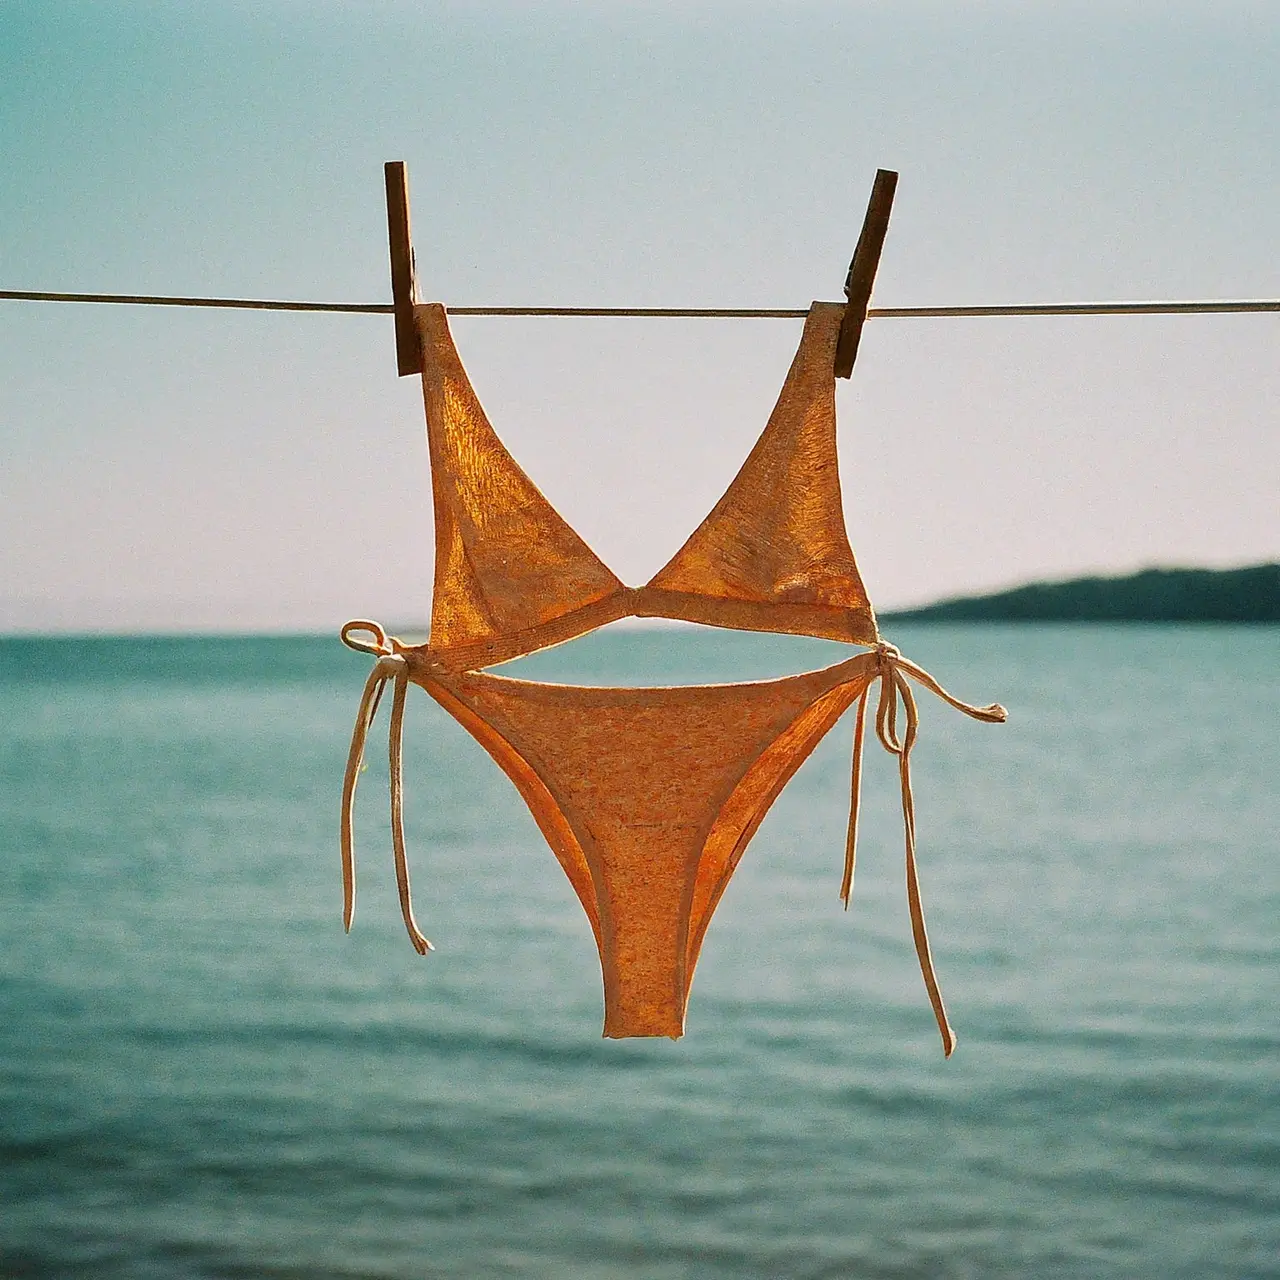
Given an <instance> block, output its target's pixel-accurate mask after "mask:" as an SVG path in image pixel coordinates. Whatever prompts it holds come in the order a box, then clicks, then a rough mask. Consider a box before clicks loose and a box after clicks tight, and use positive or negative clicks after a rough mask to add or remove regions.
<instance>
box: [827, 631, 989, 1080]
mask: <svg viewBox="0 0 1280 1280" xmlns="http://www.w3.org/2000/svg"><path fill="white" fill-rule="evenodd" d="M874 656H875V674H874V675H873V676H872V677H871V679H870V680H869V681H868V682H867V687H866V688H865V689H864V690H863V691H862V695H861V697H859V699H858V719H857V723H856V724H855V726H854V730H853V777H852V780H851V783H850V799H849V835H848V839H847V841H846V843H845V856H844V880H843V881H842V882H841V885H840V898H841V900H842V901H843V902H844V905H845V910H846V911H847V910H848V909H849V896H850V894H851V893H852V892H853V867H854V861H855V858H856V854H857V845H858V805H859V801H860V799H861V795H862V740H863V735H864V733H865V731H866V723H867V699H868V698H869V697H870V695H871V686H872V685H873V684H875V682H876V681H877V680H878V681H879V682H880V695H879V700H878V702H877V704H876V737H878V738H879V739H880V744H881V746H883V747H884V749H885V750H886V751H888V752H890V753H891V754H892V755H895V756H897V757H898V777H899V779H900V781H901V784H902V820H903V827H904V829H905V832H906V847H907V905H908V907H909V908H910V911H911V933H912V936H913V937H914V939H915V944H916V955H917V956H918V957H919V960H920V972H921V973H922V974H923V975H924V985H925V989H926V990H927V991H928V992H929V1003H930V1004H932V1005H933V1016H934V1017H935V1018H936V1019H937V1020H938V1030H939V1031H940V1032H941V1033H942V1050H943V1053H944V1054H945V1055H946V1056H947V1057H948V1058H949V1057H950V1056H951V1054H952V1051H953V1050H954V1049H955V1047H956V1036H955V1032H954V1031H953V1030H952V1029H951V1023H950V1022H948V1021H947V1010H946V1006H945V1005H944V1004H943V1003H942V992H941V991H940V990H939V988H938V979H937V977H936V976H935V974H934V971H933V960H932V958H931V956H930V954H929V935H928V933H927V932H926V931H925V927H924V910H923V908H922V907H921V905H920V880H919V874H918V872H917V870H916V807H915V801H914V799H913V797H912V794H911V748H912V747H913V746H914V745H915V741H916V733H917V730H918V728H919V724H920V712H919V708H918V707H917V706H916V699H915V695H914V694H913V693H912V691H911V685H910V684H909V683H908V680H907V677H908V676H910V677H911V678H912V679H913V680H915V681H916V682H917V683H919V684H922V685H924V687H925V688H926V689H928V690H929V691H930V692H932V693H935V694H937V696H938V697H939V698H941V699H942V700H943V701H944V702H947V703H949V704H950V705H951V706H953V707H955V709H956V710H957V711H963V712H964V714H965V715H967V716H972V717H973V718H974V719H975V720H985V721H986V722H987V723H989V724H1001V723H1003V722H1004V721H1005V720H1007V719H1008V717H1009V713H1008V712H1007V711H1006V710H1005V709H1004V708H1003V707H1002V706H1000V705H999V703H994V702H993V703H992V704H991V705H990V706H986V707H973V706H970V705H969V704H968V703H967V702H961V701H960V699H959V698H956V697H953V696H952V695H951V694H949V693H948V692H947V691H946V690H945V689H944V688H943V687H942V686H941V685H940V684H939V683H938V682H937V681H936V680H935V679H934V678H933V677H932V676H931V675H930V674H929V673H928V672H927V671H925V670H924V669H923V668H922V667H918V666H916V664H915V663H914V662H911V661H909V660H908V659H906V658H904V657H903V656H902V654H901V653H899V652H898V650H897V648H896V647H895V646H893V645H891V644H883V643H881V644H877V645H876V647H875V650H874ZM899 702H901V704H902V710H903V714H904V718H905V722H906V723H905V728H904V730H903V732H902V733H899V732H898V704H899Z"/></svg>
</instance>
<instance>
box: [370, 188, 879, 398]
mask: <svg viewBox="0 0 1280 1280" xmlns="http://www.w3.org/2000/svg"><path fill="white" fill-rule="evenodd" d="M388 181H390V179H388ZM897 186H898V175H897V174H896V173H894V171H893V170H892V169H877V170H876V180H875V184H874V185H873V186H872V188H871V199H870V200H869V201H868V202H867V216H866V217H865V218H864V219H863V221H862V234H861V235H859V236H858V247H857V248H856V249H854V251H853V261H852V262H851V263H850V264H849V275H848V278H847V279H846V280H845V282H844V296H845V297H846V298H848V299H849V303H848V306H846V307H845V312H844V320H843V321H841V323H840V337H839V339H838V340H837V342H836V377H837V378H847V377H849V375H850V374H852V373H853V362H854V360H855V359H856V358H857V355H858V341H859V339H860V338H861V337H862V326H863V324H864V323H866V319H867V307H868V306H869V305H870V302H871V286H872V284H874V283H875V278H876V268H877V267H878V266H879V265H880V251H881V249H883V248H884V236H885V232H886V231H888V229H889V211H890V210H891V209H892V208H893V193H894V191H895V190H896V188H897Z"/></svg>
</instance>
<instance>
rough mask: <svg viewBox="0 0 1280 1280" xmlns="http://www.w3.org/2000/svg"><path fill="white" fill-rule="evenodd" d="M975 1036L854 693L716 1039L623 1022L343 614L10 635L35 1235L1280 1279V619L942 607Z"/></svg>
mask: <svg viewBox="0 0 1280 1280" xmlns="http://www.w3.org/2000/svg"><path fill="white" fill-rule="evenodd" d="M890 638H891V639H892V640H894V642H895V643H896V644H898V646H899V647H900V648H901V649H902V651H903V652H904V654H906V655H907V656H908V657H910V658H912V659H913V660H914V661H916V662H918V663H920V664H921V665H923V666H924V667H926V668H927V669H928V670H930V671H931V672H932V673H933V674H934V675H935V676H936V677H937V679H938V680H939V681H941V682H942V683H943V684H944V685H945V686H947V688H949V689H950V690H951V691H952V692H953V693H955V694H956V695H957V696H958V697H961V698H963V699H965V700H967V701H971V702H978V703H986V702H989V701H999V702H1002V703H1003V704H1005V705H1006V706H1007V707H1008V709H1009V720H1008V723H1007V724H1004V725H989V724H982V723H978V722H975V721H973V720H970V719H968V718H966V717H964V716H962V715H959V714H957V713H956V712H955V711H953V710H952V709H951V708H949V707H947V706H946V705H944V704H943V703H942V702H940V701H939V700H937V699H936V698H934V697H933V695H932V694H930V693H928V692H925V691H923V690H922V691H920V692H919V695H918V696H919V700H920V715H921V724H920V737H919V742H918V744H917V746H916V749H915V752H914V754H913V757H912V770H913V778H914V787H915V797H916V808H917V821H918V827H919V849H920V854H919V856H920V868H921V870H920V874H921V881H922V889H923V897H924V907H925V912H926V915H927V918H928V923H929V930H930V936H931V939H932V943H933V949H934V960H935V963H936V966H937V971H938V975H939V980H940V982H941V985H942V989H943V992H944V995H945V997H946V999H947V1002H948V1006H949V1009H950V1014H951V1020H952V1022H953V1024H954V1026H955V1028H956V1031H957V1033H958V1038H959V1045H958V1048H957V1050H956V1052H955V1054H954V1055H953V1056H952V1057H951V1058H950V1059H949V1060H947V1059H944V1057H943V1054H942V1050H941V1047H940V1043H939V1038H938V1034H937V1029H936V1027H935V1024H934V1020H933V1017H932V1015H931V1012H930V1009H929V1005H928V1001H927V999H926V995H925V992H924V989H923V986H922V983H921V978H920V973H919V969H918V966H917V963H916V960H915V955H914V951H913V948H912V942H911V934H910V927H909V920H908V913H907V906H906V898H905V888H904V875H903V861H904V853H903V834H902V814H901V808H900V799H899V793H898V780H897V772H896V768H895V762H894V760H893V759H892V758H891V757H890V756H888V755H887V754H886V753H885V752H883V751H882V750H881V749H880V748H879V746H878V745H876V742H875V739H874V737H871V738H869V740H868V744H867V755H866V762H865V781H864V796H865V798H864V806H863V807H864V812H863V818H862V837H861V842H860V845H859V857H858V870H857V879H856V882H855V887H854V895H853V901H852V906H851V909H850V910H849V911H848V912H846V911H845V910H843V909H842V906H841V903H840V901H839V899H838V891H839V885H840V876H841V868H842V862H843V851H844V838H845V824H846V820H847V814H848V803H849V771H850V742H851V735H852V720H853V717H852V714H850V715H848V716H846V717H845V719H844V720H842V721H841V722H840V723H839V724H838V725H837V726H836V727H835V728H834V729H833V730H832V732H831V733H830V734H829V735H828V736H827V738H826V739H825V740H824V741H823V742H822V743H821V744H820V745H819V747H818V748H817V750H816V751H815V752H814V754H813V755H812V757H811V758H810V759H809V761H808V762H807V763H806V764H805V765H804V766H803V768H802V769H801V770H800V771H799V772H798V773H797V774H796V776H795V777H794V778H793V779H792V781H791V782H790V783H789V785H788V786H787V787H786V789H785V790H784V791H783V792H782V794H781V795H780V797H779V798H778V800H777V801H776V803H775V805H774V807H773V809H772V810H771V812H770V814H769V816H768V818H767V819H766V820H765V822H764V824H763V825H762V826H761V828H760V830H759V832H758V833H757V835H756V837H755V839H754V841H753V842H752V844H751V846H750V847H749V848H748V850H747V852H746V855H745V857H744V858H743V861H742V864H741V866H740V867H739V869H738V871H737V874H736V875H735V877H734V879H733V881H732V883H731V884H730V886H729V889H728V891H727V892H726V894H725V896H724V898H723V900H722V902H721V904H720V907H719V910H718V912H717V914H716V916H715V919H714V920H713V922H712V925H711V928H710V930H709V931H708V934H707V938H706V942H705V945H704V948H703V952H702V959H701V962H700V964H699V968H698V972H697V977H696V980H695V982H694V985H693V993H692V998H691V1001H690V1006H689V1013H688V1021H687V1027H686V1034H685V1036H684V1038H683V1039H681V1040H678V1041H673V1040H666V1039H662V1040H652V1039H636V1040H618V1041H614V1040H604V1039H602V1038H601V1034H600V1033H601V1025H602V999H601V987H600V969H599V961H598V959H597V955H596V951H595V947H594V943H593V940H592V936H591V931H590V928H589V926H588V924H587V920H586V917H585V916H584V914H583V911H582V909H581V907H580V905H579V903H578V901H577V899H576V898H575V897H574V895H573V893H572V891H571V889H570V887H569V884H568V882H567V880H566V879H565V877H564V875H563V873H562V872H561V870H560V868H559V866H558V865H557V863H556V861H555V859H554V857H553V856H552V854H551V852H550V851H549V849H548V848H547V846H546V844H545V843H544V841H543V839H542V837H541V835H540V834H539V831H538V829H537V827H536V826H535V824H534V822H533V820H532V818H531V817H530V815H529V813H528V812H527V810H526V809H525V808H524V805H523V803H522V801H521V800H520V798H519V796H518V795H517V793H516V791H515V789H514V788H513V787H512V785H511V784H510V782H509V781H508V780H507V779H506V777H505V776H504V775H503V774H502V773H501V772H500V771H499V770H498V769H497V768H496V766H495V765H494V764H493V762H492V761H491V760H490V759H489V757H488V756H487V755H486V754H485V753H484V752H483V751H482V750H481V749H480V747H479V746H478V745H477V744H476V743H475V742H474V741H473V740H472V739H471V738H470V737H469V736H468V735H467V734H466V733H465V732H464V731H463V730H462V729H461V728H460V727H459V726H458V725H457V724H455V723H454V722H453V721H452V720H451V719H449V718H448V716H447V715H445V713H444V712H442V711H441V710H440V709H439V708H438V707H437V705H436V704H435V703H434V702H432V700H431V699H430V698H429V697H427V695H426V694H425V693H423V692H422V691H421V690H418V689H411V690H410V700H409V711H408V717H407V719H408V724H407V730H406V735H407V736H406V776H405V783H406V824H407V835H408V845H409V857H410V861H411V864H412V868H413V874H414V893H415V905H416V908H417V914H418V920H419V922H420V924H421V925H422V927H423V929H424V931H425V932H426V933H427V935H428V936H429V937H430V938H431V939H432V941H433V943H434V944H435V948H436V949H435V951H433V952H432V953H431V954H430V955H428V956H426V957H420V956H418V955H417V954H416V953H415V952H414V951H413V949H412V948H411V946H410V944H409V941H408V939H407V937H406V936H405V933H404V929H403V926H402V924H401V923H400V919H399V912H398V908H397V903H396V897H395V885H394V878H393V872H392V862H391V854H390V837H389V830H388V811H387V782H386V737H385V718H386V715H387V711H386V708H385V706H384V708H383V710H382V712H381V715H380V718H379V721H378V724H377V725H376V726H375V728H374V731H373V733H372V735H371V738H370V743H371V747H370V755H369V768H368V770H367V772H366V773H365V775H364V778H363V781H362V783H361V787H360V793H359V805H358V812H357V856H358V860H359V898H358V902H357V908H356V918H355V924H354V928H353V929H352V931H351V933H350V935H349V936H348V935H346V934H344V931H343V928H342V922H341V893H340V878H339V862H338V814H339V796H340V790H341V783H342V773H343V766H344V763H345V759H346V753H347V749H348V744H349V741H350V735H351V726H352V722H353V719H354V715H355V710H356V704H357V701H358V698H359V694H360V690H361V687H362V685H363V683H364V680H365V677H366V675H367V673H368V669H369V659H367V658H366V657H365V656H364V655H362V654H356V653H352V652H349V651H347V650H346V649H344V648H343V647H342V646H341V645H340V644H339V643H338V641H337V639H336V637H303V638H278V637H277V638H192V637H185V638H143V637H137V638H128V637H109V638H88V639H85V638H42V637H25V638H10V639H6V640H3V641H0V1277H3V1278H4V1280H16V1278H17V1277H72V1278H79V1277H85V1278H95V1280H96V1278H102V1280H106V1278H108V1277H111V1278H115V1277H120V1278H121V1280H123V1278H124V1277H129V1278H130V1280H188V1278H190V1280H194V1278H196V1277H200V1278H205V1277H208V1278H214V1277H217V1278H219V1280H223V1278H225V1280H232V1278H237V1280H238V1278H241V1277H243V1278H246V1280H247V1278H250V1277H264V1278H270V1280H304V1278H305V1280H339V1278H341V1280H355V1278H362V1280H363V1278H366V1277H367V1278H369V1280H373V1278H375V1277H377V1278H380V1280H392V1278H393V1277H394V1278H395V1280H406V1278H410V1277H468V1278H470V1277H476V1278H481V1280H483V1278H485V1277H531V1278H533V1277H546V1278H550V1277H556V1278H567V1280H621V1278H623V1277H653V1278H654V1280H684V1278H685V1277H691V1278H692V1277H699V1278H701V1277H814V1278H815V1280H816V1278H817V1277H846V1276H848V1277H883V1278H884V1280H907V1278H908V1277H911V1278H915V1277H975V1278H977V1277H1015V1276H1016V1277H1037V1278H1040V1280H1048V1278H1051V1277H1104V1278H1105V1277H1162V1278H1165V1280H1174V1278H1180V1277H1185V1278H1187V1280H1190V1278H1192V1277H1195V1278H1200V1277H1231V1278H1232V1280H1240V1278H1242V1277H1264V1276H1280V964H1278V961H1280V943H1278V941H1277V935H1278V932H1280V929H1278V926H1280V843H1278V840H1277V833H1278V832H1280V628H1275V627H1244V626H1241V627H1234V626H1083V625H1081V626H1072V625H1021V626H1001V625H947V626H941V625H935V626H927V625H922V624H913V625H910V626H906V625H903V626H901V627H897V628H893V629H892V631H891V634H890ZM842 656H846V651H845V650H843V649H842V648H841V647H840V646H838V645H835V644H828V643H826V642H821V641H805V640H795V639H794V638H787V637H768V636H753V635H739V634H735V633H730V632H722V631H712V630H709V629H702V628H675V629H649V630H645V629H640V628H632V629H627V628H625V627H623V628H610V629H607V630H606V631H604V632H601V633H598V634H596V635H595V636H592V637H588V638H587V639H585V640H581V641H579V642H577V643H575V644H573V645H570V646H565V647H563V648H560V649H556V650H551V651H548V652H546V653H543V654H540V655H535V656H534V657H532V658H529V659H525V660H522V661H521V662H520V663H518V664H514V665H512V666H511V667H508V668H505V669H504V671H506V672H508V673H509V674H513V675H522V676H525V677H527V678H532V679H541V680H556V681H561V682H566V683H583V684H602V683H623V684H637V685H644V684H696V683H706V682H718V681H726V680H743V679H763V678H768V677H772V676H777V675H783V674H787V673H789V672H794V671H801V670H806V669H810V668H813V667H816V666H823V665H827V664H828V663H830V662H833V661H835V660H838V659H839V658H840V657H842Z"/></svg>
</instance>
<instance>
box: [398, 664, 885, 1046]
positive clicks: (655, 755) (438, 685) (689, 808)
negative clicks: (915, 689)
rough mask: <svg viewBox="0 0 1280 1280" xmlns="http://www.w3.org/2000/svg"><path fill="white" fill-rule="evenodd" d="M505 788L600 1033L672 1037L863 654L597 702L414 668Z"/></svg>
mask: <svg viewBox="0 0 1280 1280" xmlns="http://www.w3.org/2000/svg"><path fill="white" fill-rule="evenodd" d="M406 656H408V657H409V679H410V680H413V681H415V682H416V683H420V684H421V685H422V687H423V688H425V689H426V690H427V692H428V693H430V694H431V696H432V697H433V698H435V700H436V701H437V702H439V703H440V704H441V705H442V706H443V707H444V708H445V710H447V711H448V712H449V713H450V714H451V715H453V716H454V718H455V719H457V720H458V721H459V723H460V724H462V725H463V726H464V727H465V728H466V729H467V730H468V731H469V732H470V733H471V734H472V736H473V737H475V739H476V740H477V741H478V742H479V743H480V745H481V746H482V747H484V749H485V750H486V751H488V753H489V754H490V755H491V756H492V757H493V759H494V760H495V761H496V762H497V763H498V764H499V765H500V766H501V768H502V769H503V771H504V772H505V773H506V774H507V776H508V777H509V778H510V779H511V781H512V782H513V783H515V785H516V788H517V789H518V790H519V792H520V794H521V795H522V796H523V797H524V800H525V803H526V804H527V805H528V806H529V809H530V810H531V812H532V813H533V816H534V818H535V820H536V821H537V823H538V826H539V828H541V830H542V834H543V835H544V836H545V837H546V840H547V843H548V844H549V845H550V846H551V848H552V851H553V852H554V853H555V855H556V857H557V858H558V859H559V861H560V865H561V866H562V867H563V868H564V870H565V874H566V875H567V876H568V877H569V881H570V883H571V884H572V885H573V888H574V890H575V891H576V892H577V895H578V897H579V899H581V901H582V906H583V909H584V910H585V911H586V913H587V918H588V920H590V921H591V928H592V930H593V931H594V933H595V938H596V944H597V946H598V947H599V950H600V966H601V969H602V971H603V976H604V1004H605V1017H604V1034H605V1035H606V1036H609V1037H623V1036H671V1037H672V1038H676V1037H679V1036H680V1035H682V1034H683V1032H684V1020H685V1008H686V1005H687V1003H688V999H689V987H690V984H691V983H692V981H693V971H694V967H695V966H696V964H697V961H698V953H699V950H700V949H701V946H702V940H703V937H704V935H705V934H706V930H707V926H708V924H709V923H710V921H711V916H712V913H713V912H714V911H715V908H716V905H717V904H718V902H719V901H720V895H721V894H722V893H723V892H724V891H725V888H726V886H727V885H728V883H729V878H730V877H731V876H732V875H733V872H734V870H735V868H736V867H737V865H738V861H739V859H740V858H741V857H742V854H743V851H744V850H745V848H746V846H747V842H748V841H749V840H750V839H751V837H752V835H754V834H755V830H756V828H757V827H758V826H759V825H760V822H761V820H762V819H763V818H764V816H765V813H766V812H767V811H768V809H769V807H770V805H772V803H773V801H774V799H775V798H776V797H777V795H778V793H779V792H780V791H781V790H782V788H783V786H784V785H785V784H786V782H787V780H788V779H789V778H790V777H791V775H792V774H793V773H795V771H796V770H797V769H798V768H799V767H800V765H801V764H802V763H803V761H804V760H805V758H806V757H807V756H808V755H809V753H810V752H811V751H812V750H813V748H814V747H815V746H816V745H817V743H818V741H819V740H820V739H821V738H822V737H823V735H824V734H825V733H826V732H827V730H828V729H830V728H831V726H832V725H833V724H834V723H835V721H836V720H837V719H838V718H839V717H840V716H841V715H842V714H843V713H844V711H846V710H847V709H848V707H849V706H850V705H851V704H852V703H853V702H854V701H855V700H856V699H857V698H858V697H859V695H860V694H862V692H863V691H864V690H865V688H866V687H867V684H868V682H869V681H870V679H871V678H872V677H873V676H874V675H875V674H876V667H875V663H874V661H873V660H870V655H865V654H864V655H860V656H858V657H856V658H852V659H850V660H848V661H846V662H842V663H840V664H839V665H838V666H834V667H830V668H827V669H826V670H823V671H816V672H811V673H809V674H806V675H800V676H792V677H789V678H785V679H781V680H769V681H762V682H759V683H753V684H736V685H709V686H689V687H683V688H681V687H677V688H665V689H603V688H587V687H581V686H569V685H552V684H533V683H529V682H527V681H523V680H512V679H508V678H505V677H502V676H492V675H486V674H482V673H474V672H471V673H464V674H458V675H449V676H444V677H441V676H439V675H437V674H435V673H431V672H427V671H423V672H421V674H419V673H418V672H416V671H415V670H414V663H413V658H412V654H411V653H409V654H407V655H406Z"/></svg>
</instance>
